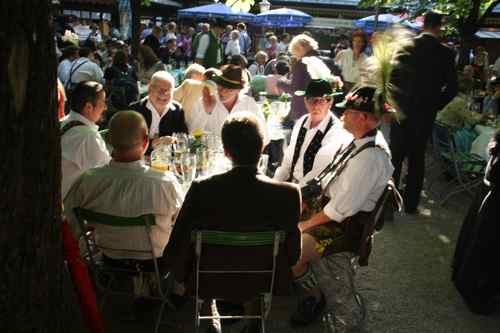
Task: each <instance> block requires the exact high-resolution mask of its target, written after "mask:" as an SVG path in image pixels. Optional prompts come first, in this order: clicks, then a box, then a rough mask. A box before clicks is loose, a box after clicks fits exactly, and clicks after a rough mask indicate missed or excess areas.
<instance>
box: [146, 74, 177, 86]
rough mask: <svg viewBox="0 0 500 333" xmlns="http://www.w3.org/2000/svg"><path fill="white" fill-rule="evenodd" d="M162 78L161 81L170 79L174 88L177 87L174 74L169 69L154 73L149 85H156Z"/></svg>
mask: <svg viewBox="0 0 500 333" xmlns="http://www.w3.org/2000/svg"><path fill="white" fill-rule="evenodd" d="M160 80H161V81H168V82H170V84H171V85H172V88H173V87H175V79H174V77H173V76H172V74H170V73H169V72H167V71H158V72H156V73H154V74H153V76H151V81H149V85H150V86H154V85H155V84H156V82H157V81H160Z"/></svg>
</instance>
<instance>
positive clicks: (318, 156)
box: [274, 79, 352, 185]
mask: <svg viewBox="0 0 500 333" xmlns="http://www.w3.org/2000/svg"><path fill="white" fill-rule="evenodd" d="M296 95H299V96H304V99H305V105H306V108H307V110H308V114H307V115H304V116H302V118H300V119H298V120H297V122H296V123H295V127H294V128H293V131H292V136H291V139H290V145H289V146H288V148H287V149H286V151H285V155H284V157H283V162H282V164H281V166H280V167H279V168H278V169H277V170H276V173H275V175H274V179H276V180H281V181H291V182H294V183H298V184H299V185H304V184H306V183H307V181H308V180H310V179H313V178H314V177H316V176H317V175H318V174H319V173H320V172H321V171H322V170H323V169H324V168H325V167H326V166H327V165H328V163H330V161H331V156H332V151H336V150H337V149H338V147H340V145H342V144H347V143H349V142H350V141H351V140H352V136H351V135H350V134H349V133H348V132H347V131H346V130H344V129H343V128H342V126H341V122H340V120H339V119H338V118H337V117H335V115H334V114H333V113H332V112H330V108H331V107H332V104H333V96H334V93H333V90H332V87H331V85H330V83H329V82H328V81H327V80H323V79H318V80H311V82H310V83H309V85H308V86H307V89H306V90H305V91H297V92H296Z"/></svg>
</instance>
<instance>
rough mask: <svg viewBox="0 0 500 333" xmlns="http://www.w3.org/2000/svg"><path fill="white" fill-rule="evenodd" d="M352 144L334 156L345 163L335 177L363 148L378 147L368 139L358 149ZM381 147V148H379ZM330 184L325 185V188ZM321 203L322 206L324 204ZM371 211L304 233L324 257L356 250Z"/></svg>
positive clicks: (324, 197)
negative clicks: (311, 239) (312, 240)
mask: <svg viewBox="0 0 500 333" xmlns="http://www.w3.org/2000/svg"><path fill="white" fill-rule="evenodd" d="M375 134H376V130H375V131H371V132H369V133H368V134H367V135H365V137H370V136H375ZM353 145H354V141H353V142H352V143H351V144H350V145H349V146H348V147H347V148H346V149H344V150H342V151H339V152H338V153H337V154H336V156H335V157H334V159H333V160H334V161H335V160H336V159H337V158H339V159H341V158H342V156H343V155H344V154H345V155H347V156H344V158H345V163H344V164H343V166H342V167H341V169H340V170H339V171H338V172H337V175H336V176H337V177H338V176H340V174H341V173H342V172H343V171H344V170H345V168H346V167H347V165H348V164H349V161H350V160H351V159H352V158H354V157H355V156H356V155H358V154H359V153H361V152H362V151H363V150H365V149H368V148H374V147H379V148H381V147H380V146H377V145H376V144H375V141H374V140H372V141H369V142H367V143H365V144H364V145H363V146H361V147H360V148H359V149H358V150H356V151H354V149H353V148H352V147H353ZM381 149H382V148H381ZM329 185H330V184H327V185H326V186H325V189H326V188H327V187H328V186H329ZM323 199H325V200H324V201H323V203H324V205H326V203H327V202H328V201H329V198H328V197H326V196H323ZM324 205H323V206H324ZM370 213H371V212H363V211H361V212H358V213H356V214H354V215H353V216H350V217H348V218H346V219H345V220H344V221H342V223H338V222H335V221H330V222H328V223H325V224H321V225H319V226H316V227H313V228H311V229H309V230H307V231H305V233H307V234H309V235H311V236H312V237H313V238H314V239H315V240H316V243H317V245H316V248H315V250H316V251H317V252H318V253H319V254H320V255H321V256H322V257H326V256H329V255H330V254H333V253H339V252H357V251H358V250H359V248H360V244H361V239H362V234H363V228H364V220H365V219H366V218H368V216H369V215H370Z"/></svg>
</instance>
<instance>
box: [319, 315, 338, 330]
mask: <svg viewBox="0 0 500 333" xmlns="http://www.w3.org/2000/svg"><path fill="white" fill-rule="evenodd" d="M321 321H322V322H323V330H322V332H323V333H335V319H334V317H333V314H332V313H331V312H326V313H325V314H324V315H323V318H322V320H321Z"/></svg>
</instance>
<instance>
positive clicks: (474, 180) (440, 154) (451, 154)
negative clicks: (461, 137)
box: [429, 122, 486, 205]
mask: <svg viewBox="0 0 500 333" xmlns="http://www.w3.org/2000/svg"><path fill="white" fill-rule="evenodd" d="M432 137H433V149H434V155H435V156H436V158H437V159H438V160H439V161H440V162H441V165H442V166H443V167H444V170H443V172H442V173H441V174H443V173H445V172H447V171H448V172H449V173H450V175H451V176H452V178H453V179H452V180H450V181H449V182H448V183H446V185H445V188H446V189H450V190H449V192H448V193H447V194H446V195H443V196H442V198H441V200H440V202H439V204H440V205H444V204H445V203H446V201H448V200H449V199H450V198H451V197H452V196H454V195H456V194H459V193H462V192H465V193H467V194H468V195H470V196H473V195H474V189H475V188H476V187H477V186H478V185H479V184H481V182H482V174H483V173H484V169H485V167H486V161H484V160H482V159H481V158H480V157H479V156H478V157H477V159H476V160H460V158H459V157H458V152H457V149H456V144H455V140H454V138H453V129H452V128H450V127H449V126H447V125H446V124H444V123H441V122H436V123H435V124H434V129H433V131H432ZM466 165H477V166H478V167H479V171H477V172H472V171H467V170H465V169H464V167H465V166H466ZM432 186H433V184H432V183H431V184H430V185H429V190H431V188H432Z"/></svg>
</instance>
